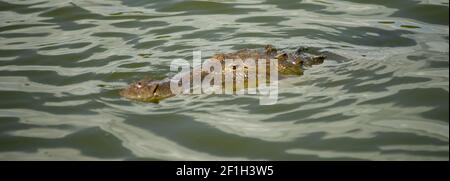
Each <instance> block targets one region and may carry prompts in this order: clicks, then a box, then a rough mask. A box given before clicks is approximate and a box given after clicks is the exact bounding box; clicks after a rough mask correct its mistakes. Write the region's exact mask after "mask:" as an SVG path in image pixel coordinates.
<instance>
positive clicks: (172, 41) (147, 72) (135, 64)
mask: <svg viewBox="0 0 450 181" xmlns="http://www.w3.org/2000/svg"><path fill="white" fill-rule="evenodd" d="M448 16H449V7H448V1H446V0H395V1H393V0H376V1H375V0H373V1H370V0H361V1H358V0H340V1H337V0H303V1H292V0H289V1H287V0H282V1H278V0H277V1H275V0H267V1H262V0H254V1H253V0H252V1H232V0H230V1H160V2H150V1H145V0H128V1H126V0H122V1H121V0H111V1H100V0H86V1H84V0H83V1H81V0H80V1H76V0H72V1H66V0H61V1H59V0H58V1H56V0H54V1H45V0H29V1H5V0H1V1H0V100H1V101H0V160H97V159H106V160H141V159H142V160H230V159H231V160H448V159H449V157H448V155H449V142H448V141H449V122H448V120H449V114H448V109H449V76H448V75H449V54H448V52H449V28H448V23H449V20H448ZM265 44H273V45H275V46H276V47H279V48H283V49H285V50H294V49H295V48H297V47H298V46H308V47H310V48H311V50H312V51H315V52H321V53H323V54H326V55H328V59H327V60H326V61H325V62H324V64H322V65H319V66H315V67H313V68H310V69H308V70H307V71H306V72H305V75H304V76H301V77H291V78H288V79H284V80H282V81H281V82H280V88H279V98H278V102H277V104H275V105H270V106H262V105H259V99H258V97H257V96H252V95H244V96H223V95H222V96H213V95H196V96H188V95H180V96H176V97H173V98H170V99H167V100H165V101H162V102H161V103H160V104H151V103H140V102H132V101H128V100H126V99H124V98H121V97H120V96H119V95H118V89H120V88H122V87H124V86H126V85H127V84H128V83H130V82H132V81H134V80H137V79H140V78H142V77H145V76H150V77H154V78H156V79H162V78H165V77H166V76H171V75H173V74H174V72H170V69H169V65H170V62H171V61H172V60H173V59H176V58H185V59H187V60H190V61H192V51H193V50H201V51H202V55H203V56H204V57H207V56H211V55H212V54H214V53H215V52H231V51H235V50H238V49H241V48H259V47H262V46H263V45H265Z"/></svg>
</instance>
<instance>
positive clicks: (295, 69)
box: [275, 47, 326, 75]
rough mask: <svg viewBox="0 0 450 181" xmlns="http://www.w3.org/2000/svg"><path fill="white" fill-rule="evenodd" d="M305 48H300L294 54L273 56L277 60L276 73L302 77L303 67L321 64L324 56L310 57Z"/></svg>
mask: <svg viewBox="0 0 450 181" xmlns="http://www.w3.org/2000/svg"><path fill="white" fill-rule="evenodd" d="M306 51H307V48H304V47H301V48H299V49H297V50H296V51H295V52H294V53H284V52H283V53H279V54H278V55H276V56H275V58H276V59H277V60H278V72H279V73H280V74H283V75H303V70H304V69H305V67H311V66H312V65H318V64H322V63H323V61H324V60H325V58H326V56H325V55H318V56H317V55H310V54H307V53H306Z"/></svg>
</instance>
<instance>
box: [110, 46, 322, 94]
mask: <svg viewBox="0 0 450 181" xmlns="http://www.w3.org/2000/svg"><path fill="white" fill-rule="evenodd" d="M307 52H308V48H305V47H300V48H298V49H296V51H294V52H291V53H286V52H284V51H279V50H277V49H276V48H275V47H274V46H272V45H266V46H264V48H263V49H262V50H259V51H258V50H250V49H243V50H239V51H236V52H233V53H218V54H215V55H213V56H212V57H211V58H210V59H209V60H208V61H219V62H220V64H221V65H222V71H221V73H222V79H223V80H224V77H225V75H226V73H227V72H228V73H230V72H233V74H232V75H233V76H234V77H233V80H234V81H236V77H237V76H243V79H240V80H244V81H245V83H246V84H245V87H244V88H248V87H247V86H248V84H247V81H248V78H247V75H248V71H247V70H248V68H249V67H248V65H246V64H244V65H235V64H226V63H225V60H230V59H232V60H237V59H241V60H247V59H253V60H255V61H256V62H257V61H264V60H265V61H269V60H270V59H276V60H278V61H277V62H278V63H277V65H276V67H274V68H276V69H277V71H278V73H279V74H280V75H281V76H279V78H280V79H281V78H283V77H286V76H301V75H303V72H304V70H306V68H308V67H311V66H313V65H318V64H322V63H323V62H324V60H325V58H326V56H325V55H312V54H309V53H307ZM254 65H257V64H253V66H254ZM227 66H228V67H227ZM237 66H243V69H244V70H245V71H244V74H243V75H242V74H237V73H236V72H235V71H236V69H237V68H239V67H237ZM268 68H269V67H268ZM255 69H256V68H255ZM269 72H270V71H267V74H268V75H269ZM195 73H200V74H201V79H203V78H204V77H205V76H206V75H207V74H208V72H205V71H204V70H202V69H201V68H195V67H194V68H193V73H191V72H189V73H187V74H185V75H183V76H187V78H188V80H191V82H192V77H193V74H195ZM227 75H230V74H227ZM170 81H171V80H170V79H165V80H152V79H150V78H145V79H142V80H139V81H136V82H133V83H131V84H130V85H129V86H128V87H126V88H124V89H122V90H120V92H119V94H120V95H121V96H123V97H125V98H127V99H129V100H135V101H143V102H153V103H158V102H159V101H160V100H162V99H165V98H168V97H172V96H175V95H176V93H172V91H171V89H170ZM222 82H223V83H224V81H222ZM222 87H224V86H222ZM238 89H241V88H238V87H236V85H234V87H233V91H238Z"/></svg>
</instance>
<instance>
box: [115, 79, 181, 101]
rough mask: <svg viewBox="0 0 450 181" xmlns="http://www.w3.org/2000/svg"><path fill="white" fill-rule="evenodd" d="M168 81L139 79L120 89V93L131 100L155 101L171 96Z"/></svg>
mask: <svg viewBox="0 0 450 181" xmlns="http://www.w3.org/2000/svg"><path fill="white" fill-rule="evenodd" d="M169 86H170V83H169V82H163V81H151V80H145V79H144V80H141V81H138V82H134V83H132V84H130V85H129V86H128V87H126V88H125V89H122V90H120V92H119V93H120V95H121V96H123V97H125V98H127V99H131V100H137V101H144V102H155V103H158V102H159V100H161V99H164V98H167V97H171V96H173V94H172V92H171V90H170V87H169Z"/></svg>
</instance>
